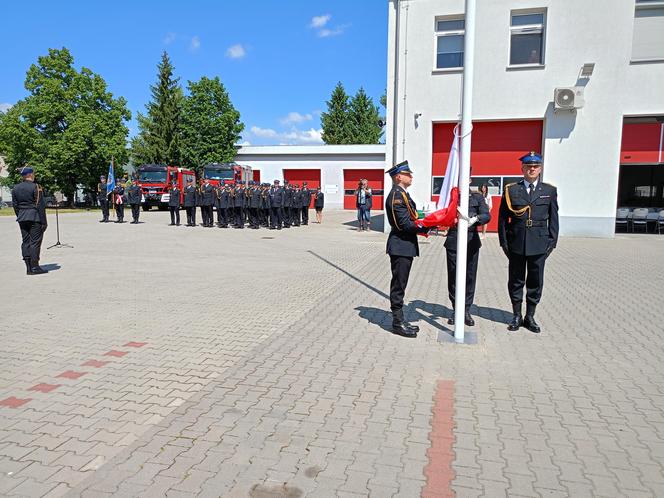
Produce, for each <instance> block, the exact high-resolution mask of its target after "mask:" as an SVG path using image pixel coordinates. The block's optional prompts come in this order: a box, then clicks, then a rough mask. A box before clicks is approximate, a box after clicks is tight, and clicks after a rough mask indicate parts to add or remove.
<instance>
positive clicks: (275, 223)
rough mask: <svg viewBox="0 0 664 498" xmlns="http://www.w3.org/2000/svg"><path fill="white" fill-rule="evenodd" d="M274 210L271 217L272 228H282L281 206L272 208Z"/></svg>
mask: <svg viewBox="0 0 664 498" xmlns="http://www.w3.org/2000/svg"><path fill="white" fill-rule="evenodd" d="M271 212H272V217H271V219H270V226H271V227H272V228H281V224H282V220H281V208H280V207H273V208H271Z"/></svg>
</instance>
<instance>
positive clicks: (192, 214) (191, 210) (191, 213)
mask: <svg viewBox="0 0 664 498" xmlns="http://www.w3.org/2000/svg"><path fill="white" fill-rule="evenodd" d="M185 210H186V211H187V225H196V206H189V207H186V208H185Z"/></svg>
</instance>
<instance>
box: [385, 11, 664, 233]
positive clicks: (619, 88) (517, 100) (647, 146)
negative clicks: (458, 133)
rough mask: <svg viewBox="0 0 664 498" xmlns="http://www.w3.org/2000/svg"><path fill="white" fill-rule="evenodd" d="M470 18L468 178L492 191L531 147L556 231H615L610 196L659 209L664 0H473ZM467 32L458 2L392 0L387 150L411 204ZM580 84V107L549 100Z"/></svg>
mask: <svg viewBox="0 0 664 498" xmlns="http://www.w3.org/2000/svg"><path fill="white" fill-rule="evenodd" d="M476 28H477V34H476V42H475V82H474V100H473V121H474V131H473V135H472V150H473V152H472V156H471V163H472V166H473V171H472V176H473V179H474V181H473V185H477V184H479V183H483V182H488V183H490V184H491V185H493V186H494V187H493V188H492V190H493V193H494V194H495V195H499V194H500V193H501V192H502V185H504V184H505V183H506V182H507V181H510V180H511V179H512V178H514V177H518V176H520V165H519V161H518V157H519V156H520V155H522V154H524V153H526V152H528V151H530V150H536V151H541V152H542V154H543V156H544V170H543V176H544V180H545V181H547V182H550V183H552V184H554V185H556V186H557V187H558V193H559V203H560V216H561V234H563V235H582V236H601V237H611V236H612V235H613V233H614V222H615V213H616V207H617V206H618V205H627V206H634V207H635V206H645V207H650V208H655V207H661V208H662V209H664V194H663V188H664V162H663V161H664V158H663V147H664V1H658V0H601V1H591V0H477V19H476ZM463 40H464V1H463V0H390V1H389V40H388V80H387V81H388V85H387V97H388V113H387V115H388V123H387V133H386V140H387V149H386V161H387V163H388V164H395V163H397V162H399V161H401V160H404V159H408V161H409V162H410V164H411V167H412V168H413V169H414V171H415V176H414V182H413V187H412V194H413V197H414V199H415V200H416V201H417V202H418V203H419V204H421V203H422V202H423V201H428V200H429V199H431V198H432V194H433V193H436V192H437V191H438V188H439V187H438V185H439V183H438V182H439V181H441V180H440V177H441V176H442V175H443V174H444V171H445V165H446V162H447V157H448V154H449V149H450V144H451V140H452V129H453V126H454V123H455V122H456V121H457V120H458V119H459V116H460V112H461V109H460V107H461V86H462V66H463ZM584 64H594V68H593V69H594V70H593V71H592V74H591V75H590V76H589V77H583V76H582V71H581V70H582V67H583V66H584ZM587 69H591V66H587ZM574 86H578V87H581V88H582V90H583V94H584V95H583V97H584V99H585V105H583V107H581V108H578V109H576V110H572V111H570V110H566V111H565V110H555V109H554V103H553V97H554V89H555V88H559V87H574ZM579 103H580V101H579ZM434 185H435V188H434ZM433 198H435V196H433ZM497 200H498V199H495V201H494V215H497V206H498V204H499V202H497ZM496 218H497V216H494V220H493V222H492V225H493V224H495V219H496Z"/></svg>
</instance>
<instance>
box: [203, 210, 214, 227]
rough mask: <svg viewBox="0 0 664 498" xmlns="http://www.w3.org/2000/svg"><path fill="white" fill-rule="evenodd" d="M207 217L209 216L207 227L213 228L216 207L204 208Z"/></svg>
mask: <svg viewBox="0 0 664 498" xmlns="http://www.w3.org/2000/svg"><path fill="white" fill-rule="evenodd" d="M204 207H205V215H206V216H207V226H209V227H211V226H213V225H214V207H213V206H204Z"/></svg>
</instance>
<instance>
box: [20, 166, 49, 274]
mask: <svg viewBox="0 0 664 498" xmlns="http://www.w3.org/2000/svg"><path fill="white" fill-rule="evenodd" d="M20 174H21V177H22V178H23V181H22V182H21V183H19V184H17V185H16V186H15V187H14V188H13V189H12V206H13V208H14V213H16V221H17V222H18V226H19V228H20V229H21V256H22V257H23V261H24V263H25V269H26V274H27V275H41V274H42V273H48V271H47V270H45V269H43V268H42V267H41V266H39V256H40V252H41V245H42V240H43V238H44V232H45V231H46V228H47V227H48V221H47V219H46V201H44V192H43V191H42V189H41V187H40V186H39V185H37V183H36V182H35V174H34V170H33V169H32V168H29V167H27V166H26V167H24V168H21V169H20Z"/></svg>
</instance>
